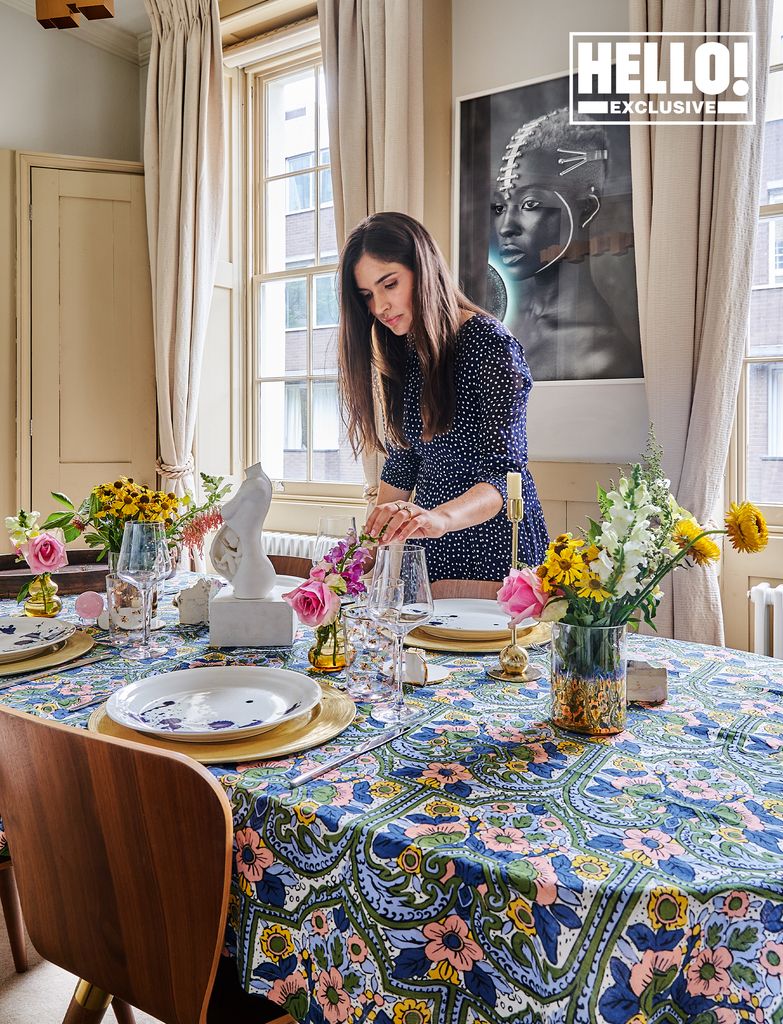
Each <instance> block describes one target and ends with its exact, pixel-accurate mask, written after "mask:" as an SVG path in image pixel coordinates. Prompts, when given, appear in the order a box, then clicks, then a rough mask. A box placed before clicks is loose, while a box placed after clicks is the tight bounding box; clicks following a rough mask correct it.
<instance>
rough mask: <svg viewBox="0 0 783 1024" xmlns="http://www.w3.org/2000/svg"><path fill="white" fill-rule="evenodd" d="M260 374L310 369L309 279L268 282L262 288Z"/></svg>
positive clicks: (280, 374)
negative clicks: (308, 329)
mask: <svg viewBox="0 0 783 1024" xmlns="http://www.w3.org/2000/svg"><path fill="white" fill-rule="evenodd" d="M256 337H257V339H258V375H259V376H260V377H284V376H289V375H290V374H305V373H306V372H307V282H306V281H305V279H304V278H303V277H301V278H296V279H294V280H292V281H267V282H266V283H265V284H262V285H261V287H260V288H259V289H258V330H257V332H256Z"/></svg>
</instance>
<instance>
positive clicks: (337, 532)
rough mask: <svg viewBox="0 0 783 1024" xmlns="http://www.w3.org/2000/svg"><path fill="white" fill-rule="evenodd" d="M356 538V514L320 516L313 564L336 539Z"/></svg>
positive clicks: (336, 541) (329, 548)
mask: <svg viewBox="0 0 783 1024" xmlns="http://www.w3.org/2000/svg"><path fill="white" fill-rule="evenodd" d="M351 534H352V535H353V537H354V538H356V536H357V533H356V516H321V518H320V519H319V520H318V536H317V537H316V540H315V547H314V548H313V565H316V564H317V563H318V562H320V561H321V559H322V558H324V557H325V556H326V555H328V554H329V552H330V551H331V550H332V548H333V547H334V546H335V544H337V543H338V541H341V540H343V539H344V538H346V537H348V538H349V543H350V536H351Z"/></svg>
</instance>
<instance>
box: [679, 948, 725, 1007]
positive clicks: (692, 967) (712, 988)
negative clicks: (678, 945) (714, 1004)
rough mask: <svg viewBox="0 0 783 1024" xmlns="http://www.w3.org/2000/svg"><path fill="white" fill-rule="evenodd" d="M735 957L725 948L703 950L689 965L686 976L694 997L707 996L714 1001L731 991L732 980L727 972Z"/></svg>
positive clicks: (689, 990)
mask: <svg viewBox="0 0 783 1024" xmlns="http://www.w3.org/2000/svg"><path fill="white" fill-rule="evenodd" d="M733 960H734V957H733V956H732V955H731V953H730V952H729V950H728V949H726V947H725V946H718V948H717V949H703V950H702V951H701V953H698V954H697V955H696V956H695V957H694V958H693V960H692V961H691V962H690V964H689V965H688V969H687V970H686V972H685V976H686V978H687V979H688V982H687V986H686V987H687V989H688V992H689V993H690V994H691V995H692V996H706V997H707V998H708V999H714V998H715V997H716V996H719V995H723V994H725V993H726V992H728V991H729V987H730V985H731V979H730V978H729V973H728V971H727V970H726V968H727V967H730V966H731V963H732V961H733Z"/></svg>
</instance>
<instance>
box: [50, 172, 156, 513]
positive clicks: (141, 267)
mask: <svg viewBox="0 0 783 1024" xmlns="http://www.w3.org/2000/svg"><path fill="white" fill-rule="evenodd" d="M31 199H32V202H31V211H30V215H31V218H32V225H31V251H30V255H31V263H30V266H31V276H30V281H31V295H30V326H31V341H32V345H31V349H32V351H31V380H30V410H31V423H30V432H31V454H32V460H31V461H32V466H31V482H32V488H31V490H32V504H33V508H36V509H38V510H39V511H40V512H41V513H42V514H43V515H45V514H46V513H47V512H48V511H51V509H52V508H53V506H54V503H53V501H52V499H51V497H50V491H54V490H57V491H63V492H64V493H65V494H67V495H68V496H69V497H70V498H71V499H72V500H73V501H74V502H76V503H78V501H79V500H80V499H81V498H83V497H85V496H86V495H87V494H88V493H89V491H90V489H91V488H92V487H93V486H94V485H95V484H97V483H101V482H103V481H105V480H113V479H115V478H116V477H118V476H120V475H122V476H130V477H133V478H134V479H136V480H139V481H142V482H144V483H148V484H151V485H153V486H154V484H155V455H156V433H157V430H156V404H155V369H154V350H153V336H152V306H151V297H150V275H149V255H148V251H147V236H146V224H145V209H144V178H143V177H142V176H141V175H140V174H127V173H119V172H101V171H79V170H59V169H56V168H52V167H33V168H32V170H31Z"/></svg>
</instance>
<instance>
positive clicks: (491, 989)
mask: <svg viewBox="0 0 783 1024" xmlns="http://www.w3.org/2000/svg"><path fill="white" fill-rule="evenodd" d="M0 608H1V609H2V610H3V611H6V612H7V611H8V610H10V605H9V604H7V603H6V604H5V605H0ZM165 614H166V615H167V616H169V622H171V623H172V624H171V625H170V626H167V628H166V630H164V631H163V635H165V636H167V637H168V638H169V640H170V642H171V649H170V652H169V655H168V656H167V658H166V659H163V660H162V661H160V662H156V663H151V664H147V665H145V666H143V670H146V671H148V672H150V671H160V670H163V669H164V668H167V667H168V668H170V667H172V665H173V664H174V663H176V664H177V665H198V664H202V663H210V662H212V663H214V662H216V661H217V662H220V661H223V660H224V659H225V660H227V661H231V662H238V663H242V662H255V663H263V664H275V665H280V664H283V663H285V664H286V665H287V667H290V668H304V666H305V664H306V660H305V655H306V650H307V646H308V638H307V637H306V636H305V635H304V634H303V635H302V636H301V637H300V638H299V640H298V641H297V644H296V645H295V647H294V650H293V652H285V651H280V652H275V651H271V652H259V651H249V650H238V649H235V650H232V651H230V652H218V651H214V650H211V649H210V648H209V647H208V638H207V631H206V629H202V628H198V627H179V626H177V625H174V620H173V618H172V616H173V610H171V609H165ZM159 635H160V634H159ZM630 645H631V649H632V652H633V654H634V655H636V656H643V657H647V658H650V659H653V660H655V661H657V662H659V663H662V664H665V665H666V666H667V667H668V669H669V687H670V699H669V701H668V702H667V704H666V705H664V706H663V707H661V708H657V709H644V708H641V707H634V708H632V709H630V713H629V720H628V728H627V731H626V732H624V733H622V734H621V735H619V736H616V737H613V738H611V739H602V740H591V739H586V738H581V737H575V736H572V735H568V734H566V733H564V732H562V731H560V730H557V729H553V728H552V727H551V726H550V725H548V723H547V713H548V684H547V681H546V680H543V681H541V682H539V683H532V684H528V685H526V686H522V687H520V686H509V685H504V684H502V683H497V682H494V681H492V680H490V679H489V678H488V677H486V676H484V675H483V668H484V666H485V664H486V663H487V662H489V661H492V660H493V659H491V658H487V659H482V658H474V657H458V656H453V655H444V656H442V657H438V658H437V659H436V660H437V661H438V662H439V663H441V664H446V665H448V666H450V667H451V668H452V670H453V671H452V675H451V677H450V679H449V680H448V681H446V682H444V683H442V684H440V685H438V686H434V687H430V688H426V689H417V690H415V691H413V692H412V694H411V699H412V700H414V701H415V702H416V703H417V704H419V705H420V706H421V708H422V710H423V711H424V712H425V714H426V715H427V716H428V717H427V718H426V719H425V720H424V721H423V723H422V724H421V725H420V726H418V727H417V728H416V729H415V730H414V731H412V732H410V733H409V734H407V735H406V736H405V737H404V738H402V739H399V740H396V741H394V742H393V743H391V744H389V745H387V746H385V747H382V748H379V749H378V750H375V751H373V752H371V753H369V754H366V755H364V756H363V757H360V758H357V759H356V760H355V761H352V762H350V763H348V764H346V765H344V766H343V767H342V768H338V769H336V770H333V771H332V772H331V773H330V774H329V775H328V776H327V777H326V778H322V779H319V780H316V781H314V782H312V783H310V784H309V785H307V786H305V787H300V788H298V789H293V790H292V789H291V788H290V787H289V786H288V785H287V784H286V779H287V778H289V777H292V776H293V775H294V774H296V773H297V772H298V771H302V770H304V769H306V768H307V767H309V766H311V765H313V764H315V763H317V762H319V761H322V760H324V759H326V758H329V757H331V756H333V755H334V754H335V753H337V752H339V751H340V750H341V749H345V748H347V747H351V746H352V745H354V744H355V743H356V742H357V738H358V737H360V736H362V735H363V734H366V733H367V732H369V731H370V730H372V729H374V728H377V727H378V725H377V723H375V722H374V721H373V720H372V719H371V718H370V717H369V714H368V710H367V709H363V710H362V712H361V713H360V715H359V717H358V718H357V720H356V722H355V724H354V725H353V726H352V727H351V728H350V729H349V730H348V731H347V732H345V733H344V734H343V735H342V736H341V737H339V738H338V739H336V740H334V741H332V742H331V743H329V744H328V745H326V746H325V747H323V748H320V749H318V750H315V751H311V752H309V753H305V754H301V755H298V756H296V757H291V758H288V759H285V760H280V761H276V762H264V763H262V762H259V763H255V764H240V765H227V766H225V767H219V768H214V769H212V770H213V772H214V774H215V776H216V777H217V778H218V779H219V780H220V781H221V783H222V784H223V786H224V787H225V790H226V792H227V794H228V796H229V799H230V800H231V803H232V805H233V809H234V823H235V871H234V884H233V889H232V895H231V899H230V915H229V916H230V920H229V945H230V946H231V947H233V949H234V951H235V952H236V955H237V961H238V965H239V969H240V974H241V976H242V980H243V983H244V985H245V987H246V988H247V989H248V990H250V991H254V992H258V993H261V994H264V995H267V996H268V997H269V998H271V999H273V1000H274V1001H275V1002H277V1003H280V1004H281V1005H283V1006H284V1007H285V1008H286V1009H287V1010H288V1011H289V1012H290V1013H291V1014H292V1015H293V1016H294V1017H295V1018H297V1019H298V1020H301V1021H308V1022H312V1024H321V1022H326V1024H343V1022H346V1024H360V1022H365V1021H368V1022H375V1024H463V1022H464V1024H480V1022H487V1024H496V1022H501V1021H503V1022H512V1021H513V1022H515V1024H523V1022H524V1024H527V1022H530V1024H533V1022H549V1024H555V1022H558V1024H560V1022H574V1024H576V1022H584V1024H587V1022H611V1024H620V1022H622V1024H644V1022H649V1024H654V1022H664V1021H665V1022H667V1024H669V1022H671V1024H675V1022H682V1024H685V1022H689V1024H734V1022H737V1021H742V1020H751V1021H757V1022H777V1021H783V996H782V995H781V987H782V982H783V771H781V769H782V768H783V754H782V753H781V750H782V748H783V701H781V694H782V693H783V662H779V661H773V660H771V659H767V658H761V657H757V656H753V655H749V654H744V653H740V652H736V651H730V650H722V649H717V648H712V647H704V646H700V645H698V644H686V643H679V642H674V641H669V640H661V639H650V638H632V639H631V641H630ZM537 660H538V661H539V663H542V664H545V660H546V659H545V656H544V655H538V656H537ZM138 671H139V666H138V665H131V663H130V662H127V661H126V662H123V661H122V659H121V657H117V658H113V659H112V660H110V661H107V662H102V663H99V664H96V665H92V666H87V667H85V668H83V669H81V670H77V671H74V672H71V673H68V674H65V675H57V673H54V674H53V675H52V677H51V678H50V679H47V680H45V681H38V682H32V683H29V684H21V685H18V686H15V687H12V688H10V689H6V690H3V691H0V701H1V702H2V703H5V704H8V705H11V706H13V707H17V708H22V709H24V710H27V711H31V712H32V713H34V714H39V715H44V716H46V717H52V718H56V719H58V720H61V721H64V722H67V723H69V724H73V725H76V726H84V725H85V724H86V721H87V718H88V717H89V714H90V712H91V710H92V708H93V706H94V701H96V700H98V699H99V698H100V697H102V696H104V695H108V693H110V692H111V691H112V690H113V689H114V688H115V687H116V686H118V685H120V684H122V682H124V680H125V678H126V677H127V676H128V675H129V674H131V673H138ZM88 704H89V707H87V706H86V705H88ZM197 841H198V835H197V828H196V826H195V825H194V842H197ZM2 843H3V836H2V833H1V832H0V845H2ZM197 898H198V894H195V893H194V899H197Z"/></svg>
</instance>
